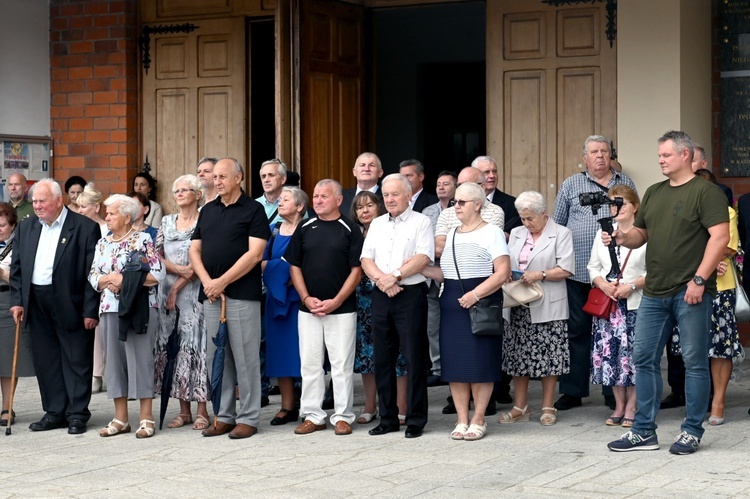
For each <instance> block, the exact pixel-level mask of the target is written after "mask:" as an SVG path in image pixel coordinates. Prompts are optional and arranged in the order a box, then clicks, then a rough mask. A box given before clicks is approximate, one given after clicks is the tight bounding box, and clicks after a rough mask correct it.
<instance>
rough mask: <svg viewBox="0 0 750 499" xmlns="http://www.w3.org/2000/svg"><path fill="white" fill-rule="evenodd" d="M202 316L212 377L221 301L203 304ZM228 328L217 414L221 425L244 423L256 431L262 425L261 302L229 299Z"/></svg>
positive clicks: (209, 369)
mask: <svg viewBox="0 0 750 499" xmlns="http://www.w3.org/2000/svg"><path fill="white" fill-rule="evenodd" d="M203 315H204V317H205V321H206V328H207V329H208V337H209V339H208V341H207V342H206V344H207V348H206V354H207V359H206V361H207V363H208V371H209V376H211V377H213V360H214V354H215V353H216V345H214V342H213V341H212V340H213V337H214V336H215V335H216V331H218V329H219V319H220V318H221V300H216V301H214V302H213V303H208V300H206V301H205V302H203ZM227 326H228V329H229V336H228V339H227V344H226V346H225V347H224V379H223V381H222V384H221V404H220V406H219V411H218V413H217V414H216V415H217V416H218V418H219V421H221V422H222V423H227V424H239V423H242V424H246V425H250V426H254V427H256V428H257V427H258V423H260V302H259V301H249V300H234V299H232V298H227ZM235 385H237V387H238V389H239V392H240V401H239V402H240V403H239V409H238V408H237V404H236V401H235V396H234V387H235ZM214 412H216V411H215V410H214Z"/></svg>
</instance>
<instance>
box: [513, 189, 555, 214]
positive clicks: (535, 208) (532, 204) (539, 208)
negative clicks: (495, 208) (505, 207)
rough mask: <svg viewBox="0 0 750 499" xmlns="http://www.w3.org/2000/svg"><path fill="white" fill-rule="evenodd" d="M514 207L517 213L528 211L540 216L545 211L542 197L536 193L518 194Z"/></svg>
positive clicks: (545, 205)
mask: <svg viewBox="0 0 750 499" xmlns="http://www.w3.org/2000/svg"><path fill="white" fill-rule="evenodd" d="M514 206H515V207H516V210H518V211H521V210H529V211H531V212H533V213H536V214H537V215H541V214H542V213H544V211H545V210H546V209H547V203H545V201H544V196H542V194H541V193H539V192H536V191H525V192H522V193H521V194H519V195H518V197H517V198H516V202H515V203H514Z"/></svg>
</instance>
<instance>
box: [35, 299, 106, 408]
mask: <svg viewBox="0 0 750 499" xmlns="http://www.w3.org/2000/svg"><path fill="white" fill-rule="evenodd" d="M66 312H68V313H75V312H74V311H66ZM27 313H28V324H29V329H30V332H31V341H32V347H31V350H32V355H33V358H34V369H35V370H36V377H37V381H38V383H39V392H40V394H41V396H42V409H44V411H45V413H46V415H47V417H48V418H50V419H52V420H53V421H55V422H60V421H67V420H69V419H70V418H78V419H80V420H81V421H83V422H87V421H88V420H89V418H90V417H91V412H90V411H89V402H90V401H91V376H92V375H93V371H94V331H93V330H86V329H83V319H81V329H76V330H73V331H69V330H67V329H63V328H62V327H60V321H58V320H57V317H56V313H55V298H54V294H53V292H52V286H35V285H33V284H32V285H31V293H30V296H29V310H27Z"/></svg>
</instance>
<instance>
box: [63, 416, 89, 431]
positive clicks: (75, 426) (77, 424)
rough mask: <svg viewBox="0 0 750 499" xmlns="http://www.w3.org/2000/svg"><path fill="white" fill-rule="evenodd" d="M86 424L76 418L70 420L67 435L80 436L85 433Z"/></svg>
mask: <svg viewBox="0 0 750 499" xmlns="http://www.w3.org/2000/svg"><path fill="white" fill-rule="evenodd" d="M87 429H88V428H87V427H86V423H85V422H84V421H82V420H80V419H78V418H71V420H70V421H69V423H68V433H69V434H71V435H81V434H82V433H86V430H87Z"/></svg>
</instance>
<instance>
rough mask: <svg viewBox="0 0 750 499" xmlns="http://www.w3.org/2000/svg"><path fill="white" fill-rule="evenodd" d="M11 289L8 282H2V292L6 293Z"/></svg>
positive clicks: (0, 291)
mask: <svg viewBox="0 0 750 499" xmlns="http://www.w3.org/2000/svg"><path fill="white" fill-rule="evenodd" d="M8 291H10V286H8V285H7V284H0V293H6V292H8Z"/></svg>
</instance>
